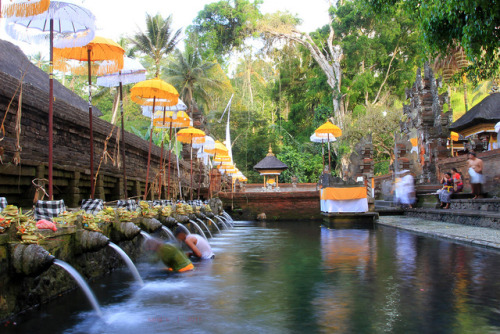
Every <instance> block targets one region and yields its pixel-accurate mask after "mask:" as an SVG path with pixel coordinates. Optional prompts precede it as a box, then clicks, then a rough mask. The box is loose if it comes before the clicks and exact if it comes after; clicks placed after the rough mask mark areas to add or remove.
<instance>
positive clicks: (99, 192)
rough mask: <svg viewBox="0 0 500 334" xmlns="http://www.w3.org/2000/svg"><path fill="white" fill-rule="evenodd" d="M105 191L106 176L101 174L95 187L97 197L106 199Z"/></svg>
mask: <svg viewBox="0 0 500 334" xmlns="http://www.w3.org/2000/svg"><path fill="white" fill-rule="evenodd" d="M105 196H106V195H105V192H104V176H103V175H102V174H99V175H98V176H97V183H96V188H95V197H96V198H99V199H102V200H105Z"/></svg>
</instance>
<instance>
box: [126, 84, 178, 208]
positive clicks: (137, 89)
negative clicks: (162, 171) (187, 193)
mask: <svg viewBox="0 0 500 334" xmlns="http://www.w3.org/2000/svg"><path fill="white" fill-rule="evenodd" d="M130 98H131V99H132V101H134V102H135V103H137V104H140V105H142V106H149V105H152V106H153V110H155V108H156V102H157V101H158V105H161V106H163V107H170V106H175V105H176V104H177V102H178V101H179V93H178V92H177V90H176V89H175V87H174V86H172V85H170V84H168V83H166V82H165V81H163V80H161V79H160V78H154V79H149V80H144V81H141V82H138V83H136V84H135V85H134V87H132V88H131V89H130ZM152 121H153V120H152V119H151V122H152ZM152 145H153V124H151V132H150V134H149V151H148V166H147V170H146V188H145V190H144V200H146V197H147V195H148V182H149V166H150V164H151V146H152ZM160 163H161V161H160ZM169 191H170V189H169Z"/></svg>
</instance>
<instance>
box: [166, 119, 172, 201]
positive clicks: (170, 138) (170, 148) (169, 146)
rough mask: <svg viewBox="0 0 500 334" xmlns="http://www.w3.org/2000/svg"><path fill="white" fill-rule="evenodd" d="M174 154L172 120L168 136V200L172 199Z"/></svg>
mask: <svg viewBox="0 0 500 334" xmlns="http://www.w3.org/2000/svg"><path fill="white" fill-rule="evenodd" d="M171 153H172V120H170V130H169V134H168V185H167V199H170V157H171Z"/></svg>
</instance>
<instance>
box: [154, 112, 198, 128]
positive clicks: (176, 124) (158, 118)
mask: <svg viewBox="0 0 500 334" xmlns="http://www.w3.org/2000/svg"><path fill="white" fill-rule="evenodd" d="M175 113H176V114H177V118H175V119H174V118H173V117H174V116H175V115H174V114H175ZM190 122H191V118H189V116H188V114H186V113H185V112H184V111H177V112H176V111H167V112H165V117H163V115H162V113H161V112H156V113H155V114H154V116H153V126H154V127H155V128H159V129H162V128H167V129H171V128H187V127H189V124H190Z"/></svg>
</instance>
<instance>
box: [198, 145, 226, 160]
mask: <svg viewBox="0 0 500 334" xmlns="http://www.w3.org/2000/svg"><path fill="white" fill-rule="evenodd" d="M204 151H205V153H208V154H212V155H215V156H216V157H217V155H226V156H227V154H228V152H229V151H228V149H227V148H226V146H224V144H222V143H221V142H220V141H218V140H216V141H215V147H214V148H213V149H204ZM229 161H231V159H229Z"/></svg>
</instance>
